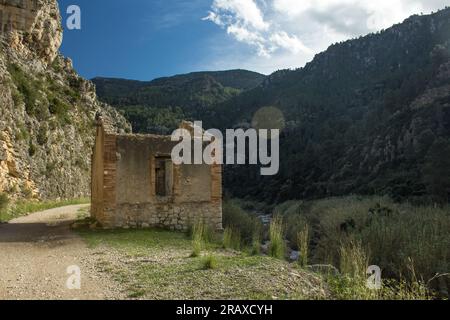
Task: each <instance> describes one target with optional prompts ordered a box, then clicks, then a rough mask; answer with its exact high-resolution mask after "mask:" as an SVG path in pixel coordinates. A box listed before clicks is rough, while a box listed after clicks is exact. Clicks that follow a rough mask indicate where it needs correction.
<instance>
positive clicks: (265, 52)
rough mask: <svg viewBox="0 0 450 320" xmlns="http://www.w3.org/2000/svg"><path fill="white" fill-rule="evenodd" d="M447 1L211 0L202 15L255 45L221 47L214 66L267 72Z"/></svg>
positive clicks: (297, 64)
mask: <svg viewBox="0 0 450 320" xmlns="http://www.w3.org/2000/svg"><path fill="white" fill-rule="evenodd" d="M445 6H448V0H377V1H369V0H213V1H212V4H211V10H210V12H209V15H208V16H207V17H205V18H204V20H208V21H212V22H213V23H215V24H216V25H218V26H220V27H221V28H223V29H224V30H226V32H227V34H228V35H229V36H231V37H232V38H233V39H234V40H235V41H237V42H238V43H241V44H245V45H247V46H248V47H249V48H253V53H254V54H253V55H251V54H248V50H247V49H245V50H244V49H242V52H244V53H242V55H241V56H240V57H237V56H238V55H239V52H233V53H223V54H222V57H221V58H220V59H219V62H218V63H215V64H216V65H217V66H223V67H224V68H225V67H238V68H241V67H249V68H250V69H253V70H256V71H260V72H265V73H270V72H272V71H274V70H276V69H279V68H293V67H301V66H303V65H304V63H305V62H307V61H308V60H310V59H311V58H312V57H313V55H314V53H318V52H320V51H323V50H325V49H326V48H327V47H328V46H329V45H331V44H332V43H335V42H339V41H343V40H346V39H349V38H352V37H356V36H360V35H365V34H367V33H370V32H374V31H379V30H381V29H384V28H387V27H390V26H391V25H393V24H395V23H399V22H402V21H403V20H404V19H406V18H407V17H409V16H410V15H413V14H420V13H422V12H423V13H429V12H431V11H436V10H438V9H442V8H444V7H445ZM241 46H242V45H241ZM252 66H253V68H252Z"/></svg>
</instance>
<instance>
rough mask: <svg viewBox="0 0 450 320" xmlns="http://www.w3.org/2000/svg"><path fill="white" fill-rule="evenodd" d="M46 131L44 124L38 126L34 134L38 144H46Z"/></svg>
mask: <svg viewBox="0 0 450 320" xmlns="http://www.w3.org/2000/svg"><path fill="white" fill-rule="evenodd" d="M47 132H48V127H47V126H45V125H42V126H41V127H40V128H39V131H38V133H37V136H36V141H37V143H38V144H39V145H40V146H43V145H45V144H47V142H48V137H47Z"/></svg>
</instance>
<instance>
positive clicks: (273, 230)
mask: <svg viewBox="0 0 450 320" xmlns="http://www.w3.org/2000/svg"><path fill="white" fill-rule="evenodd" d="M269 237H270V247H269V254H270V256H272V257H274V258H277V259H284V254H285V242H284V233H283V219H282V218H281V216H275V217H274V219H273V220H272V222H271V223H270V228H269Z"/></svg>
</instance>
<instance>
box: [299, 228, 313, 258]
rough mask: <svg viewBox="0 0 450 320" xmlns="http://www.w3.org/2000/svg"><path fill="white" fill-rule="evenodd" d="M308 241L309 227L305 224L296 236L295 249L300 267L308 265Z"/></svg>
mask: <svg viewBox="0 0 450 320" xmlns="http://www.w3.org/2000/svg"><path fill="white" fill-rule="evenodd" d="M309 241H310V235H309V225H308V224H306V225H305V226H304V227H303V229H301V230H300V232H299V233H298V234H297V247H298V251H299V254H300V257H299V264H300V266H302V267H306V266H307V265H308V255H309Z"/></svg>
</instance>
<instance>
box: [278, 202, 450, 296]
mask: <svg viewBox="0 0 450 320" xmlns="http://www.w3.org/2000/svg"><path fill="white" fill-rule="evenodd" d="M277 208H278V212H279V213H280V214H281V215H282V216H283V218H284V221H285V223H286V224H288V229H289V227H290V228H291V229H292V230H290V231H289V232H290V233H291V234H292V233H293V232H294V231H296V233H295V234H298V233H299V232H301V230H302V228H303V221H306V222H307V223H308V224H309V225H310V231H312V233H311V235H310V236H311V242H310V243H311V244H312V245H311V247H310V254H309V257H310V260H311V262H312V263H314V264H324V263H325V264H331V265H334V266H338V267H339V266H341V268H343V269H344V270H348V268H350V269H352V268H353V269H355V267H356V266H354V265H353V266H352V264H355V263H356V264H358V265H361V264H362V260H364V259H363V257H364V255H365V258H366V259H367V258H369V253H370V259H369V260H368V263H369V264H370V265H378V266H380V267H381V268H382V269H383V278H384V279H395V280H396V281H397V282H398V283H399V285H400V284H401V283H402V282H404V283H410V284H414V283H421V284H423V283H429V285H430V288H433V289H438V290H440V291H441V292H442V293H443V294H444V295H445V294H446V292H447V294H448V287H450V277H448V276H447V277H446V276H443V274H448V273H449V271H450V251H449V248H450V232H448V230H450V206H445V207H435V206H414V205H411V204H409V203H402V204H400V203H395V202H393V201H392V200H391V199H389V198H387V197H357V196H351V197H345V198H330V199H324V200H319V201H313V202H307V203H304V202H292V201H291V202H288V203H287V204H284V205H280V206H278V207H277ZM363 252H364V255H363V254H362V253H363ZM353 254H354V255H355V256H352V255H353ZM354 259H356V260H357V261H356V262H355V261H354ZM358 259H359V261H358ZM409 259H411V260H412V261H414V267H415V272H416V274H417V278H416V279H415V278H414V277H413V275H412V273H411V272H410V268H409ZM352 261H353V262H352ZM440 275H442V276H440ZM418 279H419V280H418ZM431 279H432V280H431ZM430 280H431V281H430ZM416 287H418V285H416ZM399 291H400V292H401V291H402V290H399Z"/></svg>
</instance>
